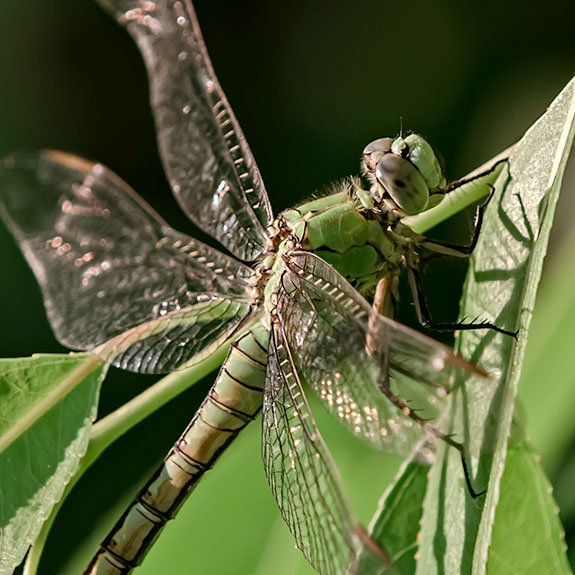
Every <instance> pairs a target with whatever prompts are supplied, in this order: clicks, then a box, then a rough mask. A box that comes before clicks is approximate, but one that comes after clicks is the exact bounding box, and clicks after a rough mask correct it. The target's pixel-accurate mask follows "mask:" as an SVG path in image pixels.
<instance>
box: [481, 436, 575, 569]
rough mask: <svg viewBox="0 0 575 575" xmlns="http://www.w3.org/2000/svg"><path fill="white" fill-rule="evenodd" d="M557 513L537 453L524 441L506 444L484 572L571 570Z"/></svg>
mask: <svg viewBox="0 0 575 575" xmlns="http://www.w3.org/2000/svg"><path fill="white" fill-rule="evenodd" d="M557 514H558V509H557V505H556V504H555V501H554V500H553V497H552V496H551V486H550V485H549V481H548V480H547V477H546V475H545V473H544V472H543V469H542V467H541V464H540V462H539V456H538V455H537V454H536V452H535V450H534V449H533V447H532V446H531V445H530V444H529V443H528V442H527V441H520V442H519V443H518V444H513V443H512V442H510V444H509V449H508V452H507V460H506V462H505V472H504V474H503V479H502V481H501V499H500V500H499V504H498V506H497V512H496V515H495V524H494V525H493V534H492V541H491V550H490V552H489V559H488V563H487V573H489V575H540V574H541V573H553V574H554V575H560V574H562V573H565V574H568V573H571V569H570V568H569V564H568V561H567V556H566V555H565V550H566V546H565V543H564V541H563V530H562V527H561V523H560V521H559V518H558V516H557ZM518 527H519V528H518Z"/></svg>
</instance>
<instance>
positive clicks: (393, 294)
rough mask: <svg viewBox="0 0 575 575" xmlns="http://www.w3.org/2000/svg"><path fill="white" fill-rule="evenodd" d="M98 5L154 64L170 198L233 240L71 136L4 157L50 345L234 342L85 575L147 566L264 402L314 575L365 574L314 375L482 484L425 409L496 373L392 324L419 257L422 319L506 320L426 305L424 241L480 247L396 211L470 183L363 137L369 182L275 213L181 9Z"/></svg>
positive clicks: (178, 356)
mask: <svg viewBox="0 0 575 575" xmlns="http://www.w3.org/2000/svg"><path fill="white" fill-rule="evenodd" d="M101 4H102V5H103V6H104V8H105V9H107V10H108V11H109V12H110V13H111V14H112V15H113V16H114V17H115V18H116V19H117V21H118V22H119V23H120V24H121V25H122V26H124V27H126V28H127V30H128V32H129V33H130V34H131V35H132V37H133V38H134V40H135V41H136V43H137V45H138V47H139V49H140V51H141V53H142V55H143V57H144V60H145V63H146V66H147V69H148V73H149V78H150V88H151V100H152V108H153V112H154V116H155V121H156V128H157V136H158V142H159V148H160V154H161V157H162V160H163V163H164V166H165V170H166V174H167V176H168V180H169V183H170V186H171V189H172V191H173V194H174V195H175V197H176V199H177V201H178V203H179V205H180V206H181V208H182V210H183V211H184V212H185V213H186V215H187V216H188V217H189V219H190V220H191V221H192V222H193V223H194V224H195V225H196V226H198V227H199V228H200V229H202V230H203V231H204V232H206V233H208V234H209V235H210V236H211V237H212V238H214V240H216V241H217V242H219V244H220V245H221V246H222V247H223V248H224V249H225V250H226V252H227V253H224V251H220V250H218V249H215V248H213V247H210V246H208V245H206V244H204V243H202V242H200V241H199V240H197V239H195V238H193V237H190V236H188V235H186V234H183V233H181V232H179V231H176V230H175V229H173V228H172V227H170V226H169V225H168V224H167V223H166V222H165V221H164V220H163V219H162V218H161V217H160V216H159V215H158V214H157V213H156V212H155V211H154V210H153V209H152V208H151V207H150V206H149V205H148V204H146V203H145V202H144V201H143V200H142V198H140V197H139V196H138V195H137V194H136V193H135V192H134V191H133V190H132V189H131V188H130V187H129V186H128V185H127V184H126V183H125V182H124V181H122V180H121V179H120V178H119V177H118V176H116V175H115V174H114V173H112V172H111V171H110V170H109V169H107V168H106V167H104V166H103V165H102V164H99V163H94V162H91V161H88V160H85V159H83V158H80V157H78V156H75V155H72V154H69V153H67V152H62V151H55V150H46V151H43V152H39V153H37V154H15V155H12V156H10V157H8V158H6V159H4V160H3V161H2V164H1V166H0V211H1V215H2V217H3V219H4V220H5V221H6V223H7V225H8V227H9V229H10V230H11V231H12V233H13V235H14V236H15V238H16V240H17V241H18V243H19V245H20V247H21V249H22V251H23V253H24V255H25V257H26V258H27V260H28V262H29V264H30V266H31V268H32V270H33V271H34V273H35V275H36V278H37V280H38V282H39V284H40V287H41V290H42V293H43V297H44V302H45V307H46V310H47V315H48V318H49V320H50V323H51V326H52V328H53V331H54V333H55V335H56V337H57V339H58V340H59V341H60V342H61V343H63V344H64V345H66V346H68V347H69V348H72V349H80V350H91V351H92V352H93V353H94V354H96V355H97V356H98V357H100V358H101V359H103V360H105V361H107V362H109V363H110V364H112V365H114V366H116V367H119V368H121V369H125V370H130V371H135V372H140V373H148V374H161V373H169V372H172V371H174V370H182V369H186V368H189V367H192V366H194V365H196V364H197V363H199V362H200V361H202V360H203V359H205V358H206V357H208V356H210V355H211V354H213V353H214V352H215V351H216V350H218V349H219V348H220V347H221V346H223V345H225V344H230V351H229V353H228V356H227V358H226V359H225V361H224V363H223V365H222V366H221V369H220V371H219V373H218V375H217V377H216V380H215V383H214V384H213V387H212V388H211V390H210V392H209V394H208V395H207V397H206V398H205V400H204V402H203V403H202V405H201V406H200V408H199V409H198V411H197V412H196V413H195V415H194V417H193V419H192V420H191V422H190V424H189V426H188V427H187V428H186V430H185V431H184V432H183V434H182V435H181V436H180V438H179V439H178V440H177V442H176V443H175V445H174V446H173V447H172V449H171V451H170V452H169V454H168V455H167V457H166V458H165V460H164V462H163V463H162V465H161V466H160V467H159V468H158V470H157V471H156V472H155V474H154V475H153V476H152V478H151V479H150V480H149V481H148V482H147V483H146V484H145V486H144V487H143V488H142V489H141V491H140V492H139V493H138V495H137V496H136V498H135V499H134V501H133V502H132V504H131V505H130V506H129V508H128V509H127V510H126V511H125V513H124V514H123V515H122V517H121V518H120V519H119V521H118V522H117V524H116V525H115V526H114V528H113V530H112V531H111V532H110V534H109V535H108V536H107V537H106V539H105V540H104V541H103V542H102V544H101V546H100V549H99V550H98V552H97V553H96V555H95V556H94V558H93V560H92V561H91V563H90V565H89V566H88V567H87V569H86V571H85V573H86V574H92V575H95V574H98V575H103V574H108V575H112V574H116V575H117V574H127V573H130V572H131V571H132V570H133V569H134V568H136V567H137V566H138V565H140V564H141V563H142V561H143V560H144V557H145V555H146V553H147V552H148V551H149V549H150V547H151V546H152V544H153V542H154V541H155V540H156V538H157V537H158V536H159V534H160V532H161V530H162V529H163V527H164V526H165V524H166V522H167V521H168V520H170V519H172V518H174V517H175V515H176V513H177V511H178V510H179V508H180V507H181V506H182V504H183V503H184V501H185V499H186V498H187V497H188V496H189V494H190V493H191V492H192V491H193V490H194V488H195V487H196V486H197V485H198V482H199V481H200V479H201V478H202V477H203V475H204V474H205V472H206V471H208V470H209V469H210V468H211V467H212V466H213V465H214V463H215V462H216V460H217V459H218V457H219V456H220V455H221V454H222V453H223V452H224V451H225V449H226V448H227V447H228V446H229V445H230V444H231V443H232V441H233V440H234V439H235V437H237V435H238V434H239V432H240V431H241V430H242V429H244V428H245V427H246V425H247V424H248V423H250V422H251V421H253V420H254V419H255V418H256V416H257V415H258V414H259V413H260V411H261V414H262V445H263V450H262V451H263V461H264V467H265V472H266V475H267V479H268V481H269V484H270V486H271V489H272V491H273V494H274V496H275V498H276V500H277V502H278V505H279V509H280V512H281V514H282V517H283V518H284V520H285V522H286V523H287V525H288V527H289V529H290V531H291V533H292V535H293V536H294V538H295V541H296V544H297V546H298V547H299V548H300V549H301V550H302V552H303V553H304V555H305V557H306V559H307V560H308V561H309V562H310V563H311V565H312V566H313V567H314V568H315V569H316V570H317V571H318V572H319V573H321V574H323V575H341V574H342V573H357V572H358V570H359V559H358V558H359V556H360V553H363V554H365V552H366V550H367V552H368V553H369V554H370V555H371V556H372V558H373V560H374V562H376V563H377V564H379V565H380V566H382V568H387V567H392V564H393V559H392V558H391V557H390V556H389V554H388V553H387V552H386V550H385V549H383V548H382V547H381V546H380V545H379V544H378V543H377V542H376V541H374V540H372V539H371V538H370V536H369V535H368V534H367V531H366V530H365V528H363V527H362V526H361V524H360V522H359V520H358V519H357V517H356V516H355V513H354V511H353V509H352V507H351V505H350V503H349V502H348V500H347V497H346V495H345V491H344V489H343V487H342V484H341V479H340V477H339V474H338V471H337V468H336V466H335V464H334V462H333V461H332V458H331V456H330V453H329V450H328V447H327V445H326V444H325V442H324V440H323V439H322V436H321V434H320V431H319V429H318V427H317V425H316V423H315V420H314V418H313V414H312V412H311V409H310V406H309V402H308V399H307V397H306V388H305V387H304V386H306V385H307V386H308V388H309V389H310V390H311V392H312V393H313V394H314V395H315V396H316V397H317V398H318V399H319V401H320V403H321V404H322V405H323V406H324V407H325V408H326V409H327V410H328V411H329V412H330V413H332V414H333V415H334V416H335V417H336V418H337V420H338V421H340V423H341V424H342V425H343V426H345V427H346V428H347V429H348V430H349V431H350V432H351V433H352V434H354V435H356V436H358V437H360V438H361V439H363V440H365V441H366V442H368V443H369V444H370V445H372V446H373V447H375V448H377V449H381V450H384V451H387V452H392V453H400V454H406V453H410V452H412V451H413V450H414V449H416V448H419V454H420V458H421V459H422V460H423V461H429V460H431V459H432V449H431V448H430V443H429V438H430V437H432V438H438V439H441V440H444V441H446V442H448V443H449V444H450V445H452V446H453V447H454V448H456V449H458V450H459V451H460V453H461V454H462V462H463V470H464V475H465V480H466V481H467V485H468V489H469V491H470V493H471V494H472V495H473V496H477V495H479V494H478V493H476V492H475V491H474V490H473V488H472V486H471V484H470V481H469V474H468V472H467V466H466V459H465V449H464V446H463V445H462V444H461V443H459V442H457V441H456V440H455V439H454V438H452V437H450V436H448V435H446V434H444V433H443V432H442V431H441V430H440V429H439V428H438V427H436V426H435V425H434V424H432V422H433V420H434V419H437V418H438V417H439V415H440V414H441V412H442V409H443V405H444V403H445V400H446V392H447V391H448V390H449V388H450V381H452V378H453V377H454V376H457V375H469V374H472V375H478V376H481V377H485V376H486V373H485V372H484V371H483V370H482V369H481V368H480V367H479V366H477V365H475V364H473V363H472V362H469V361H467V360H465V359H464V358H462V357H460V356H458V355H457V354H455V353H454V352H453V351H452V350H451V349H450V348H449V347H447V346H444V345H442V344H440V343H438V342H436V341H435V340H433V339H431V338H430V337H428V336H426V335H424V334H422V333H420V332H418V331H416V330H413V329H411V328H408V327H406V326H404V325H402V324H400V323H398V322H396V321H395V320H394V319H393V316H394V313H395V306H396V300H397V285H398V278H399V276H400V273H401V272H402V270H407V275H408V279H409V284H410V286H411V288H412V290H413V293H414V296H415V298H414V300H415V304H416V310H417V313H418V316H419V318H420V320H421V322H422V323H423V324H424V325H427V326H430V327H436V328H441V327H443V328H446V329H476V328H481V329H484V328H489V329H495V330H498V331H503V330H499V329H498V328H497V326H494V325H492V324H491V323H487V322H483V323H480V324H477V323H475V322H471V323H458V324H441V325H439V324H435V323H434V322H433V321H432V320H431V317H430V314H429V310H428V309H427V304H426V301H425V297H424V296H423V292H422V289H421V279H420V277H419V272H418V265H419V256H418V254H419V251H418V250H419V249H420V248H423V249H427V250H432V251H436V252H438V253H442V254H446V253H447V254H455V255H468V254H469V253H470V252H471V250H472V248H473V242H472V244H471V245H469V246H465V247H457V246H451V245H448V244H442V243H440V242H435V241H433V240H430V239H428V238H426V237H424V236H422V235H420V234H417V233H415V232H414V231H413V230H411V229H410V227H409V226H407V225H406V224H405V223H404V222H405V221H406V220H405V217H406V216H413V215H417V214H420V213H421V212H424V211H425V210H427V209H429V208H431V207H433V206H434V205H436V204H437V203H439V202H441V201H443V199H444V198H446V197H449V195H450V194H452V193H455V192H456V191H461V190H463V189H465V187H466V186H469V185H470V184H473V183H474V181H475V178H474V179H473V180H464V181H460V182H457V183H456V184H454V185H451V186H448V185H447V184H446V181H445V178H444V177H443V174H442V170H441V168H440V165H439V162H438V160H437V158H436V156H435V154H434V152H433V150H432V148H431V146H430V145H429V144H428V143H427V142H426V141H425V140H424V139H423V138H422V137H421V136H418V135H416V134H410V135H408V136H406V137H405V138H404V137H403V135H400V136H399V137H397V138H381V139H378V140H375V141H374V142H372V143H371V144H369V145H368V146H367V147H366V148H365V149H364V152H363V171H364V176H365V180H367V181H368V182H369V186H368V187H367V189H365V188H364V180H362V179H361V178H350V179H349V180H347V181H345V182H344V183H342V184H341V185H339V187H338V189H337V190H335V191H333V192H332V193H330V194H329V195H326V196H323V197H318V198H315V199H312V200H311V201H308V202H306V203H303V204H301V205H300V206H298V207H296V208H294V209H290V210H287V211H285V212H283V213H281V214H279V215H278V216H277V217H276V216H274V214H273V212H272V209H271V206H270V202H269V199H268V196H267V193H266V190H265V187H264V183H263V181H262V178H261V176H260V173H259V170H258V168H257V165H256V163H255V160H254V158H253V155H252V153H251V151H250V149H249V146H248V144H247V142H246V139H245V138H244V136H243V133H242V131H241V128H240V126H239V124H238V122H237V120H236V118H235V116H234V114H233V111H232V109H231V107H230V105H229V103H228V101H227V99H226V97H225V95H224V93H223V91H222V89H221V87H220V84H219V82H218V80H217V78H216V76H215V73H214V71H213V68H212V65H211V63H210V60H209V57H208V54H207V51H206V48H205V45H204V42H203V39H202V35H201V32H200V29H199V25H198V22H197V18H196V15H195V13H194V9H193V6H192V4H191V2H190V1H189V0H158V1H156V2H153V1H147V0H146V1H144V0H101ZM493 169H494V168H493V167H490V168H489V169H488V170H487V172H489V173H492V171H493ZM487 172H486V173H487ZM483 175H485V174H481V175H480V176H478V177H482V176H483ZM478 213H481V212H478ZM477 228H479V225H478V226H477ZM416 406H417V407H416ZM419 410H421V411H419Z"/></svg>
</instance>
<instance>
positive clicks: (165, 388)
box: [23, 344, 229, 575]
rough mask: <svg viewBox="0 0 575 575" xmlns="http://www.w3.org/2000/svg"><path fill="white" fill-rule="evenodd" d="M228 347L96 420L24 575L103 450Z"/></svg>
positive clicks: (33, 568)
mask: <svg viewBox="0 0 575 575" xmlns="http://www.w3.org/2000/svg"><path fill="white" fill-rule="evenodd" d="M228 350H229V344H227V345H223V346H222V347H220V348H218V349H217V350H216V351H215V352H214V353H213V354H212V355H210V356H208V357H207V358H206V359H204V360H203V361H201V362H199V363H198V364H197V365H195V366H193V367H191V368H189V369H183V370H181V371H174V372H172V373H170V374H169V375H167V376H166V377H164V378H162V379H161V380H160V381H158V382H157V383H156V384H154V385H153V386H151V387H149V388H148V389H146V390H145V391H143V392H142V393H140V394H139V395H137V396H136V397H134V398H133V399H132V400H131V401H129V402H127V403H125V404H124V405H122V406H121V407H120V408H118V409H117V410H116V411H114V412H112V413H110V414H109V415H107V416H106V417H104V418H102V419H101V420H100V421H98V422H97V423H96V424H94V426H93V428H92V433H91V438H90V442H89V443H88V449H87V450H86V454H85V455H84V457H83V458H82V459H81V460H80V464H79V466H78V469H77V471H76V473H75V474H74V476H73V477H72V478H71V479H70V483H68V485H67V486H66V490H65V491H64V493H63V495H62V498H61V499H60V501H59V502H58V503H57V504H56V505H55V506H54V508H53V509H52V513H51V514H50V517H49V518H48V519H47V520H46V521H45V523H44V525H43V526H42V530H41V531H40V534H39V535H38V538H37V539H36V541H35V542H34V545H33V546H32V547H31V549H30V552H29V553H28V557H27V558H26V564H25V566H24V572H23V575H35V574H36V572H37V569H38V565H39V563H40V558H41V556H42V551H43V549H44V545H45V543H46V539H47V538H48V534H49V532H50V529H51V527H52V524H53V523H54V520H55V519H56V516H57V515H58V511H59V510H60V508H61V507H62V504H63V503H64V501H65V500H66V497H67V496H68V495H69V493H70V492H71V491H72V489H73V488H74V486H75V485H76V483H77V482H78V480H79V479H80V478H81V477H82V475H84V473H85V472H86V471H87V470H88V469H89V468H90V466H91V465H92V464H93V463H94V462H95V461H96V460H97V459H98V458H99V457H100V455H102V453H103V452H104V451H105V450H106V449H107V448H108V447H109V446H110V445H111V444H112V443H114V441H116V439H118V438H119V437H121V436H122V435H124V433H126V431H128V430H129V429H131V428H132V427H133V426H134V425H137V424H138V423H139V422H140V421H142V420H143V419H145V418H146V417H147V416H148V415H150V414H151V413H153V412H154V411H156V410H157V409H159V408H160V407H162V406H163V405H165V404H166V403H168V401H170V400H171V399H173V398H174V397H176V396H177V395H179V394H180V393H182V392H183V391H184V390H186V389H187V388H188V387H191V386H192V385H194V384H195V383H197V382H198V381H199V380H200V379H202V378H203V377H205V376H206V375H208V374H209V373H210V372H212V371H214V370H215V369H216V368H217V367H218V366H219V365H221V363H222V362H223V360H224V359H225V356H226V354H227V353H228ZM94 357H95V356H94ZM96 359H97V358H96ZM98 362H101V360H98Z"/></svg>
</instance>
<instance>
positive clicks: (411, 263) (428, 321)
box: [406, 257, 518, 338]
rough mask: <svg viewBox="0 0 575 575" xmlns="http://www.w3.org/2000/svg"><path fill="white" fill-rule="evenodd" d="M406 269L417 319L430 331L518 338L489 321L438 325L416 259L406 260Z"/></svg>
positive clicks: (513, 333) (514, 332) (512, 332)
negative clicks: (478, 332)
mask: <svg viewBox="0 0 575 575" xmlns="http://www.w3.org/2000/svg"><path fill="white" fill-rule="evenodd" d="M406 264H407V265H406V268H407V279H408V281H409V287H410V288H411V293H412V295H413V301H414V303H415V312H416V314H417V319H418V320H419V323H420V324H421V325H422V326H423V327H425V328H428V329H434V330H437V331H458V330H475V329H492V330H493V331H496V332H498V333H502V334H503V335H510V336H512V337H514V338H517V333H518V332H517V331H510V330H507V329H503V328H501V327H498V326H496V325H495V324H493V323H491V322H488V321H481V322H469V323H465V322H456V323H437V322H435V321H433V319H432V318H431V314H430V312H429V308H428V306H427V301H426V299H425V294H424V291H423V283H422V281H421V275H420V274H419V269H418V266H417V262H416V261H415V259H414V258H412V257H408V258H406Z"/></svg>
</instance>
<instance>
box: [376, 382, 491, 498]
mask: <svg viewBox="0 0 575 575" xmlns="http://www.w3.org/2000/svg"><path fill="white" fill-rule="evenodd" d="M380 388H381V390H382V391H383V393H384V394H385V396H386V397H387V398H388V399H389V401H391V403H393V405H395V407H397V409H399V410H400V411H401V412H402V413H403V414H404V415H407V417H409V418H410V419H412V420H413V421H415V422H416V423H417V424H418V425H421V427H423V429H425V431H427V432H428V433H429V434H431V435H433V437H437V439H441V440H442V441H445V443H447V444H448V445H450V446H451V447H454V448H455V449H457V451H459V454H460V456H461V466H462V467H463V475H464V476H465V484H466V485H467V489H468V491H469V494H470V495H471V497H472V498H473V499H476V498H477V497H480V496H481V495H483V494H484V493H485V489H484V490H483V491H475V489H474V488H473V485H472V483H471V476H470V473H469V467H468V465H467V457H466V452H465V446H464V445H463V444H462V443H459V442H458V441H455V440H454V439H453V438H452V437H451V436H450V435H447V434H446V433H443V432H442V431H440V430H439V429H437V428H436V427H434V426H433V425H431V424H430V423H429V422H428V421H427V420H426V419H424V418H423V417H420V416H419V415H417V410H415V409H412V408H411V407H409V405H408V404H407V402H406V401H405V400H403V399H401V397H399V396H397V395H396V394H395V393H393V391H391V388H390V387H389V379H388V378H386V379H385V381H384V382H380Z"/></svg>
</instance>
